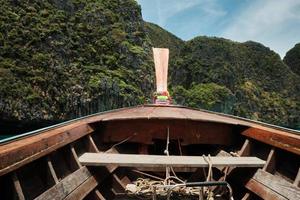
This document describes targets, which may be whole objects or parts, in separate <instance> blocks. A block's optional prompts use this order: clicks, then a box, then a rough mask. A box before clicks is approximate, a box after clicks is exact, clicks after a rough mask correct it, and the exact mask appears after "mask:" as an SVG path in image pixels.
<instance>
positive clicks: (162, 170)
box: [136, 167, 198, 173]
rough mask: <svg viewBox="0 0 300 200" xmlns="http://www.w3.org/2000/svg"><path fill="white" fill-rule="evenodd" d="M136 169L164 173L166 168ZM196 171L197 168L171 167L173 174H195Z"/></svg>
mask: <svg viewBox="0 0 300 200" xmlns="http://www.w3.org/2000/svg"><path fill="white" fill-rule="evenodd" d="M136 169H137V170H139V171H145V172H166V167H136ZM197 169H198V168H197V167H173V170H174V171H175V172H185V173H191V172H195V171H196V170H197Z"/></svg>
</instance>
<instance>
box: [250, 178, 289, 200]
mask: <svg viewBox="0 0 300 200" xmlns="http://www.w3.org/2000/svg"><path fill="white" fill-rule="evenodd" d="M246 188H247V189H248V190H250V191H252V192H253V193H255V194H256V195H257V196H259V197H261V198H263V199H264V200H287V198H285V197H283V196H281V195H280V194H278V193H277V192H274V191H273V190H271V189H270V188H268V187H266V186H265V185H263V184H261V183H260V182H257V181H256V180H254V179H250V181H248V182H247V184H246Z"/></svg>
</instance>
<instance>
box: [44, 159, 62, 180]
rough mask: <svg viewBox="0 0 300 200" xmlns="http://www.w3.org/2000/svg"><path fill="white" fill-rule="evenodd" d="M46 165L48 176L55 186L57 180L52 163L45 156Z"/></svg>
mask: <svg viewBox="0 0 300 200" xmlns="http://www.w3.org/2000/svg"><path fill="white" fill-rule="evenodd" d="M47 165H48V168H49V171H50V174H51V176H52V178H53V180H54V182H55V184H57V183H58V182H59V180H58V178H57V175H56V173H55V170H54V167H53V165H52V162H51V160H50V158H49V157H48V156H47Z"/></svg>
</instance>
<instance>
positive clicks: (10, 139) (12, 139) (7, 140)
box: [0, 104, 300, 146]
mask: <svg viewBox="0 0 300 200" xmlns="http://www.w3.org/2000/svg"><path fill="white" fill-rule="evenodd" d="M140 107H154V108H155V107H170V108H184V109H189V110H194V111H200V112H204V113H208V114H215V115H218V116H221V117H228V118H231V119H233V120H241V121H244V122H248V123H251V124H253V125H255V124H256V125H261V126H262V127H265V128H271V129H274V130H279V131H283V132H287V133H292V134H295V135H300V130H296V129H290V128H286V127H282V126H278V125H273V124H269V123H266V122H261V121H257V120H252V119H247V118H244V117H239V116H235V115H230V114H226V113H219V112H214V111H209V110H205V109H199V108H190V107H186V106H182V105H156V104H144V105H138V106H131V107H124V108H118V109H113V110H108V111H103V112H98V113H94V114H91V115H86V116H82V117H79V118H76V119H71V120H67V121H65V122H61V123H58V124H54V125H51V126H47V127H44V128H41V129H37V130H33V131H29V132H26V133H22V134H19V135H15V136H12V137H8V138H5V139H2V140H0V146H2V145H5V144H8V143H11V142H15V141H18V140H20V139H24V138H27V137H31V136H34V135H37V134H41V133H44V132H46V131H51V130H54V129H56V128H60V127H63V126H65V125H70V124H72V123H75V122H79V121H81V120H86V119H89V118H92V117H96V116H99V115H103V114H110V113H115V112H119V111H124V110H130V109H134V108H140ZM128 119H132V120H136V119H146V117H136V118H135V117H130V118H119V119H108V120H105V119H104V120H99V121H118V120H128ZM151 119H178V118H176V117H151ZM183 120H184V119H183ZM186 120H193V121H206V122H215V123H224V124H232V125H241V126H246V127H249V128H251V127H253V126H251V124H242V123H241V124H239V123H238V124H237V123H228V122H224V121H216V120H203V119H199V120H197V119H189V118H187V119H186ZM95 122H96V121H94V122H93V121H91V122H88V123H89V124H90V123H95ZM253 128H257V127H253Z"/></svg>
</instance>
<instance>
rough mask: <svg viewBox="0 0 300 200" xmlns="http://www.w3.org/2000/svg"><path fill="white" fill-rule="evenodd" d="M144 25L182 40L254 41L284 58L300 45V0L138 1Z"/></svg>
mask: <svg viewBox="0 0 300 200" xmlns="http://www.w3.org/2000/svg"><path fill="white" fill-rule="evenodd" d="M137 1H138V3H139V4H140V5H141V7H142V15H143V18H144V20H145V21H148V22H153V23H155V24H158V25H159V26H161V27H163V28H164V29H166V30H168V31H169V32H171V33H173V34H174V35H176V36H177V37H179V38H181V39H183V40H190V39H192V38H194V37H196V36H199V35H207V36H216V37H223V38H228V39H231V40H234V41H238V42H245V41H249V40H252V41H256V42H260V43H262V44H264V45H265V46H267V47H269V48H270V49H272V50H274V51H275V52H277V53H279V54H280V56H281V58H283V57H284V56H285V54H286V52H287V51H288V50H289V49H291V48H292V47H294V45H295V44H296V43H299V42H300V0H137Z"/></svg>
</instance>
